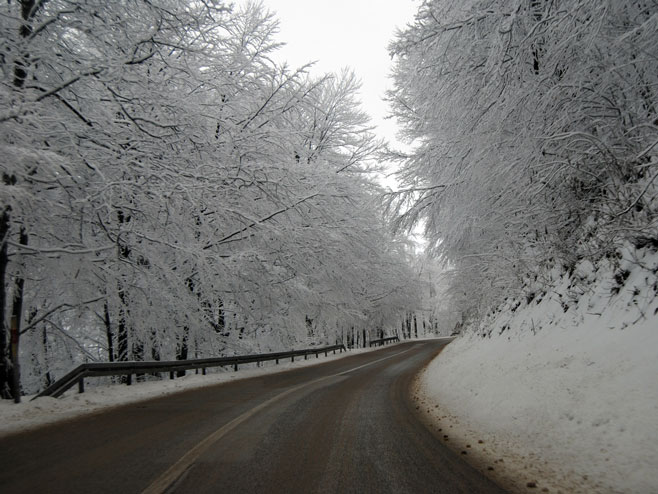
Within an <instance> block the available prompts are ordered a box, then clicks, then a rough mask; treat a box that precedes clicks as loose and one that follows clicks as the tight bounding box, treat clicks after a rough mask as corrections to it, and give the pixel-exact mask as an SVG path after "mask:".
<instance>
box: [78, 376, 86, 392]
mask: <svg viewBox="0 0 658 494" xmlns="http://www.w3.org/2000/svg"><path fill="white" fill-rule="evenodd" d="M84 392H85V380H84V378H82V377H81V378H80V380H79V381H78V393H84Z"/></svg>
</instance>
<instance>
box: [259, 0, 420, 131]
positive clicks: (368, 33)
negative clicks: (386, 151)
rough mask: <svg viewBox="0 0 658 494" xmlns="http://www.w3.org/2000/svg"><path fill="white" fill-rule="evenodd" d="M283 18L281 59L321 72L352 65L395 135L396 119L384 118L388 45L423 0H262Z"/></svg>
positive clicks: (383, 125)
mask: <svg viewBox="0 0 658 494" xmlns="http://www.w3.org/2000/svg"><path fill="white" fill-rule="evenodd" d="M263 4H264V6H265V7H266V8H268V9H269V10H271V11H273V12H275V13H276V15H277V18H278V19H279V22H280V32H279V35H278V36H277V40H278V41H281V42H284V43H286V46H284V47H283V48H282V49H281V50H279V54H278V59H279V60H278V61H279V62H283V61H287V62H288V63H289V65H290V66H291V67H299V66H301V65H304V64H305V63H308V62H312V61H317V62H316V64H315V66H314V67H313V69H312V70H311V72H312V73H313V74H316V75H321V74H324V73H326V72H340V70H341V69H343V68H345V67H350V68H351V69H353V70H354V72H355V73H356V74H357V76H358V77H359V79H360V80H361V82H362V88H361V101H362V103H363V108H364V110H365V111H366V112H367V113H368V114H369V115H370V116H371V118H372V121H373V124H374V125H376V126H377V129H378V131H377V133H378V134H379V135H380V136H381V137H385V138H386V139H389V140H391V141H392V140H394V138H395V134H396V132H397V131H396V126H395V121H394V120H393V119H388V120H385V119H384V117H385V116H386V114H387V113H388V109H387V105H386V103H385V102H384V101H382V98H383V96H384V92H385V90H386V89H387V88H388V87H389V81H388V74H389V72H390V67H391V59H390V57H389V55H388V44H389V42H390V41H391V40H392V39H393V37H394V36H395V31H396V28H404V27H405V25H406V24H407V23H410V22H412V21H413V19H414V14H415V13H416V11H417V10H418V7H419V0H385V1H378V2H374V1H372V0H332V1H317V0H263Z"/></svg>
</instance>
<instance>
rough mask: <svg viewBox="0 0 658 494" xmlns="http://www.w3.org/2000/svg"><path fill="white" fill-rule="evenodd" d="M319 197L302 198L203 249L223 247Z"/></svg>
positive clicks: (317, 193)
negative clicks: (253, 229)
mask: <svg viewBox="0 0 658 494" xmlns="http://www.w3.org/2000/svg"><path fill="white" fill-rule="evenodd" d="M319 195H320V193H319V192H316V193H314V194H311V195H308V196H306V197H303V198H301V199H299V200H297V201H295V202H294V203H292V204H290V205H288V206H286V207H283V208H281V209H279V210H277V211H274V212H273V213H271V214H268V215H267V216H263V217H262V218H260V219H259V220H256V221H253V222H252V223H250V224H248V225H246V226H245V227H244V228H240V229H239V230H236V231H234V232H233V233H230V234H228V235H226V236H225V237H222V238H221V239H219V240H217V241H216V242H211V243H209V244H206V245H204V247H203V249H204V250H207V249H210V248H212V247H216V246H217V245H221V244H223V243H225V242H227V241H228V240H230V239H232V238H233V237H235V236H236V235H240V234H241V233H244V232H246V231H247V230H249V229H250V228H253V227H255V226H257V225H260V224H262V223H265V222H266V221H269V220H271V219H272V218H274V217H275V216H278V215H280V214H283V213H285V212H286V211H290V210H291V209H294V208H296V207H297V206H299V205H300V204H303V203H304V202H306V201H309V200H311V199H313V198H314V197H317V196H319Z"/></svg>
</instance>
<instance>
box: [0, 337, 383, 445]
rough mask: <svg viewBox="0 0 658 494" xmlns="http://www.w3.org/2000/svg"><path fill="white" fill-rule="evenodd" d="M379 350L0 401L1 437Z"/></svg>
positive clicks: (344, 353) (354, 351)
mask: <svg viewBox="0 0 658 494" xmlns="http://www.w3.org/2000/svg"><path fill="white" fill-rule="evenodd" d="M379 349H381V347H374V348H367V349H355V350H350V351H348V352H343V353H336V354H331V353H330V354H329V355H328V356H327V357H325V356H323V355H321V356H320V357H319V358H315V357H313V356H310V357H309V358H308V360H301V359H297V360H296V361H295V362H290V361H288V362H281V363H280V364H279V365H275V364H274V362H264V363H263V364H262V367H257V366H256V364H247V365H243V366H241V368H240V370H238V371H237V372H234V371H233V370H232V369H231V370H228V369H226V370H218V371H216V372H212V369H209V370H208V372H209V373H208V374H207V375H205V376H203V375H201V374H194V372H193V371H192V372H189V371H188V375H187V376H185V377H181V378H177V379H175V380H168V379H166V380H162V381H147V382H138V383H133V385H132V386H125V385H119V384H116V385H111V386H91V385H89V384H92V382H91V381H90V383H89V384H88V385H87V389H86V390H85V392H84V393H82V394H78V392H77V388H76V387H74V388H72V389H71V390H69V391H67V392H66V393H65V394H64V395H63V396H62V397H60V398H49V397H44V398H39V399H37V400H34V401H30V400H31V399H32V396H24V397H23V401H22V403H20V404H15V403H13V402H10V401H8V400H0V436H3V435H7V434H11V433H15V432H19V431H23V430H27V429H31V428H34V427H39V426H42V425H45V424H50V423H53V422H58V421H60V420H67V419H71V418H74V417H78V416H80V415H84V414H88V413H93V412H98V411H101V410H104V409H108V408H111V407H115V406H120V405H125V404H128V403H134V402H137V401H142V400H147V399H150V398H156V397H159V396H165V395H168V394H173V393H177V392H180V391H185V390H188V389H193V388H200V387H203V386H210V385H213V384H219V383H223V382H229V381H236V380H240V379H247V378H250V377H256V376H261V375H264V374H271V373H274V372H281V371H285V370H290V369H296V368H298V367H305V366H309V365H317V364H321V363H324V362H328V361H330V360H337V359H341V358H345V357H347V356H350V355H355V354H359V353H365V352H371V351H376V350H379ZM92 379H93V378H92Z"/></svg>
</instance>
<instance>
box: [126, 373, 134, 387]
mask: <svg viewBox="0 0 658 494" xmlns="http://www.w3.org/2000/svg"><path fill="white" fill-rule="evenodd" d="M132 383H133V375H132V374H128V375H127V376H126V386H130V385H131V384H132Z"/></svg>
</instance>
